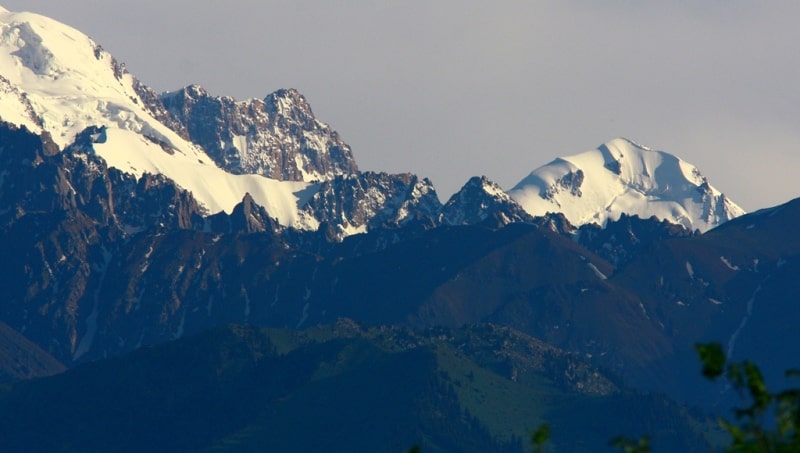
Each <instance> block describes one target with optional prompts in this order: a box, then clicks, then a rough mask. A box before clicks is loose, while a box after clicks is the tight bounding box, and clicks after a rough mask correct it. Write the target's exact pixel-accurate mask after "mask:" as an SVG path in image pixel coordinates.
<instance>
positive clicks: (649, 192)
mask: <svg viewBox="0 0 800 453" xmlns="http://www.w3.org/2000/svg"><path fill="white" fill-rule="evenodd" d="M509 195H511V197H512V198H514V199H515V200H516V201H517V202H518V203H519V204H520V205H522V207H523V208H525V210H526V211H527V212H528V213H530V214H531V215H534V216H540V215H544V214H545V213H547V212H561V213H563V214H564V215H565V216H566V217H567V219H568V220H569V221H570V222H571V223H573V224H575V225H584V224H588V223H596V224H599V225H601V226H603V225H605V223H606V222H607V221H608V220H616V219H618V218H619V217H620V215H621V214H623V213H625V214H629V215H638V216H639V217H642V218H647V217H651V216H656V217H658V218H659V219H662V220H668V221H670V222H673V223H676V224H679V225H683V226H685V227H687V228H690V229H699V230H700V231H706V230H708V229H711V228H713V227H715V226H717V225H719V224H722V223H724V222H726V221H728V220H730V219H732V218H734V217H738V216H740V215H742V214H744V210H743V209H742V208H740V207H739V206H737V205H736V204H735V203H733V202H732V201H730V200H729V199H728V198H727V197H726V196H725V195H724V194H722V193H721V192H720V191H718V190H717V189H716V188H714V187H713V186H711V185H710V184H709V183H708V181H707V180H706V178H705V177H704V176H703V175H702V173H700V171H699V170H698V169H697V167H695V166H694V165H692V164H689V163H687V162H685V161H683V160H681V159H680V158H678V157H676V156H674V155H672V154H669V153H666V152H663V151H656V150H653V149H650V148H648V147H646V146H642V145H639V144H637V143H635V142H633V141H631V140H627V139H624V138H617V139H614V140H611V141H609V142H608V143H605V144H603V145H601V146H599V147H598V148H597V149H594V150H590V151H586V152H583V153H580V154H576V155H573V156H569V157H563V158H558V159H555V160H554V161H552V162H550V163H549V164H547V165H544V166H542V167H539V168H537V169H536V170H534V171H533V172H531V173H530V174H529V175H528V176H527V177H526V178H525V179H523V180H522V181H520V182H519V183H518V184H517V185H516V186H514V187H513V188H512V189H511V190H510V191H509Z"/></svg>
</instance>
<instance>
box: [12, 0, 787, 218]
mask: <svg viewBox="0 0 800 453" xmlns="http://www.w3.org/2000/svg"><path fill="white" fill-rule="evenodd" d="M0 5H2V6H4V7H5V8H7V9H9V10H12V11H33V12H37V13H40V14H43V15H46V16H49V17H52V18H54V19H56V20H59V21H61V22H64V23H66V24H68V25H71V26H73V27H75V28H77V29H79V30H81V31H82V32H84V33H86V34H87V35H89V36H90V37H91V38H92V39H94V40H95V41H96V42H97V43H98V44H100V45H101V46H103V47H104V48H105V49H106V50H108V51H109V52H111V53H112V54H113V55H114V56H115V57H116V58H117V60H119V61H122V62H124V63H125V64H126V65H127V67H128V70H129V71H130V72H131V73H132V74H133V75H134V76H136V77H137V78H139V79H140V80H141V81H142V82H144V83H145V84H147V85H149V86H151V87H153V88H154V89H155V90H157V91H159V92H161V91H169V90H175V89H179V88H181V87H183V86H186V85H189V84H199V85H201V86H203V87H204V88H206V89H207V90H208V91H209V92H210V93H211V94H214V95H220V96H222V95H227V96H233V97H234V98H236V99H240V100H242V99H247V98H253V97H258V98H263V97H264V96H266V95H267V94H268V93H270V92H272V91H275V90H277V89H280V88H296V89H298V90H299V91H300V92H301V93H303V94H304V95H305V97H306V98H307V99H308V100H309V102H310V103H311V106H312V109H313V110H314V113H315V115H316V116H317V118H319V119H320V120H322V121H324V122H326V123H328V124H330V125H331V126H332V127H333V128H334V129H335V130H337V131H338V132H339V133H340V134H341V136H342V137H343V138H344V140H345V141H346V142H347V143H348V144H349V145H350V146H351V147H352V149H353V153H354V155H355V158H356V161H357V163H358V166H359V168H360V169H361V170H374V171H386V172H390V173H401V172H411V173H416V174H418V175H419V176H421V177H428V178H430V179H431V180H432V181H433V183H434V185H435V187H436V188H437V191H438V193H439V196H440V198H442V199H443V200H446V199H447V198H449V196H450V195H452V194H453V193H454V192H455V191H457V190H458V189H459V188H460V187H461V186H462V185H463V184H464V183H465V182H466V181H467V180H468V179H469V177H470V176H477V175H485V176H487V177H489V178H490V179H492V180H494V181H495V182H497V183H499V184H500V185H501V186H502V187H504V188H505V189H510V188H511V187H513V186H514V185H515V184H516V183H517V182H519V181H520V180H521V179H523V178H524V177H525V176H527V175H528V173H530V171H532V170H533V169H535V168H537V167H539V166H541V165H544V164H546V163H548V162H550V161H551V160H553V159H554V158H556V157H558V156H566V155H570V154H576V153H579V152H582V151H586V150H589V149H593V148H595V147H597V146H599V145H600V144H602V143H604V142H606V141H608V140H610V139H612V138H615V137H626V138H629V139H632V140H634V141H636V142H638V143H641V144H644V145H646V146H649V147H651V148H656V149H660V150H664V151H667V152H669V153H672V154H675V155H677V156H679V157H681V158H682V159H684V160H686V161H688V162H690V163H692V164H695V165H696V166H697V167H698V168H699V169H700V171H701V172H702V173H703V174H704V175H705V176H706V177H708V179H709V181H710V182H711V184H712V185H714V186H716V187H717V188H718V189H720V190H721V191H723V192H724V193H726V194H727V195H728V197H729V198H730V199H732V200H733V201H734V202H736V203H738V204H739V205H741V206H742V207H743V208H744V209H746V210H748V211H752V210H756V209H760V208H764V207H768V206H774V205H776V204H780V203H783V202H786V201H788V200H790V199H793V198H796V197H800V182H798V181H800V178H797V177H796V173H797V171H798V170H800V127H799V126H800V86H799V85H800V27H798V26H797V18H798V17H800V2H797V1H781V0H778V1H770V2H763V1H756V0H752V1H750V0H691V1H690V0H671V1H661V0H652V1H640V0H604V1H596V0H557V1H536V0H527V1H522V0H520V1H498V2H491V4H490V2H485V1H472V0H459V1H455V0H440V1H428V2H423V1H414V0H408V1H402V2H401V1H390V0H385V1H380V2H368V1H355V0H337V1H334V0H331V1H321V0H318V1H308V0H291V1H263V0H226V1H224V2H222V1H208V2H198V1H196V0H168V1H167V0H139V1H136V2H130V1H125V2H123V1H118V0H104V1H102V2H98V1H96V0H70V1H69V2H65V1H63V0H0Z"/></svg>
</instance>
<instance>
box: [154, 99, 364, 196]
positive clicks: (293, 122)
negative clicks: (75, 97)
mask: <svg viewBox="0 0 800 453" xmlns="http://www.w3.org/2000/svg"><path fill="white" fill-rule="evenodd" d="M161 101H162V103H163V106H164V107H165V109H166V110H167V111H168V112H169V113H170V115H171V117H173V118H175V119H176V120H177V121H178V122H179V124H180V126H175V125H173V124H168V125H169V126H170V127H172V128H173V129H175V130H176V131H177V132H181V128H185V130H186V131H187V134H188V137H189V139H190V140H191V141H193V142H194V143H196V144H198V145H200V146H202V147H203V148H204V149H205V150H206V152H207V153H208V154H209V155H210V156H211V158H213V159H214V161H215V162H216V163H217V164H218V165H219V166H221V167H223V168H225V169H226V170H228V171H230V172H233V173H237V174H259V175H263V176H267V177H269V178H274V179H279V180H291V181H316V180H328V179H332V178H334V177H336V176H342V175H353V174H355V173H356V172H357V171H358V168H357V166H356V163H355V160H354V159H353V155H352V152H351V151H350V147H349V146H348V145H347V144H346V143H345V142H344V141H343V140H342V139H341V137H340V136H339V134H338V133H336V131H334V130H332V129H331V128H330V126H328V125H327V124H325V123H323V122H321V121H319V120H317V119H316V118H315V117H314V113H313V112H312V111H311V106H310V105H309V103H308V101H306V99H305V98H304V97H303V95H301V94H300V93H298V92H297V91H296V90H279V91H276V92H274V93H272V94H270V95H269V96H267V97H266V98H265V99H264V100H259V99H251V100H247V101H241V102H237V101H236V100H234V99H233V98H231V97H216V96H211V95H210V94H208V92H206V91H205V90H204V89H203V88H201V87H199V86H196V85H191V86H188V87H186V88H184V89H182V90H179V91H176V92H172V93H167V94H164V95H163V96H162V97H161ZM151 110H155V111H156V112H158V111H159V108H158V106H157V105H156V106H155V107H152V108H151Z"/></svg>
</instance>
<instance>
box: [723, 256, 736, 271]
mask: <svg viewBox="0 0 800 453" xmlns="http://www.w3.org/2000/svg"><path fill="white" fill-rule="evenodd" d="M719 260H720V261H722V262H723V264H725V266H727V267H728V269H730V270H732V271H738V270H739V266H734V265H732V264H731V262H730V261H729V260H728V259H727V258H725V257H724V256H720V257H719Z"/></svg>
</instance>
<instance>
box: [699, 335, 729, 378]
mask: <svg viewBox="0 0 800 453" xmlns="http://www.w3.org/2000/svg"><path fill="white" fill-rule="evenodd" d="M695 348H696V349H697V354H698V355H699V356H700V361H701V362H702V363H703V376H705V377H707V378H709V379H716V378H718V377H720V376H721V375H722V373H723V371H724V370H725V353H724V352H722V346H721V345H720V344H719V343H708V344H702V343H698V344H696V345H695Z"/></svg>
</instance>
